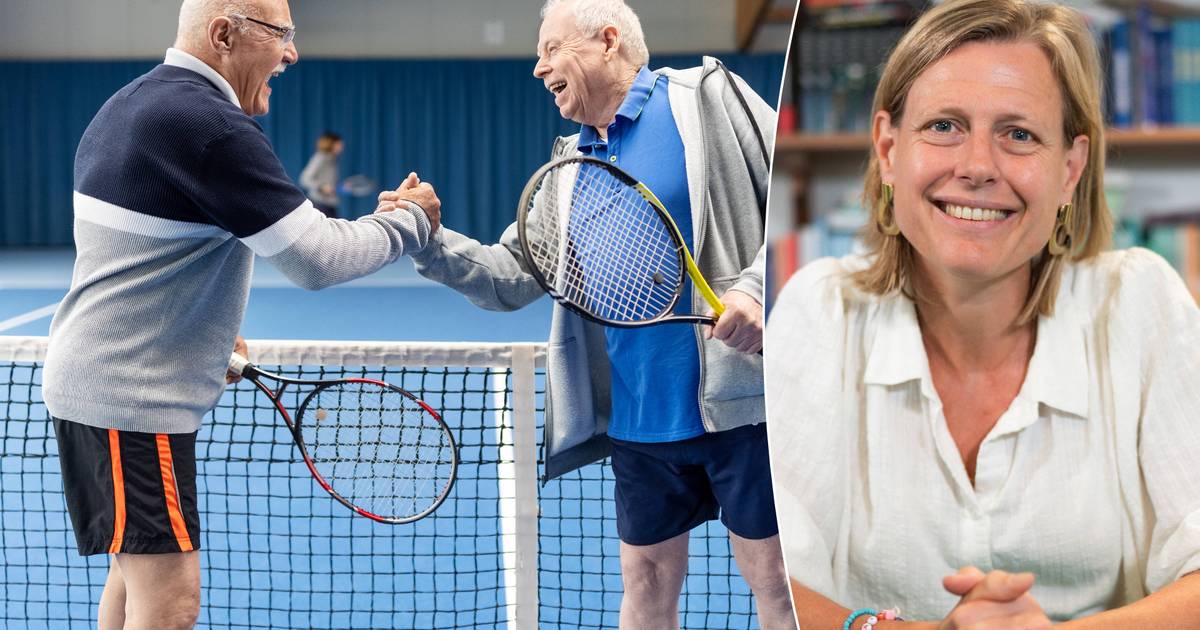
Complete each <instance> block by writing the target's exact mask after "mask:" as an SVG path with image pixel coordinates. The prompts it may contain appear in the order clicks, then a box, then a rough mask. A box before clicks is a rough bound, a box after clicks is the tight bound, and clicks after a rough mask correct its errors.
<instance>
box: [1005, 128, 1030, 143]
mask: <svg viewBox="0 0 1200 630" xmlns="http://www.w3.org/2000/svg"><path fill="white" fill-rule="evenodd" d="M1008 137H1010V138H1012V139H1013V140H1016V141H1017V142H1029V141H1031V140H1033V134H1031V133H1029V132H1028V131H1025V130H1024V129H1013V130H1012V131H1010V132H1008Z"/></svg>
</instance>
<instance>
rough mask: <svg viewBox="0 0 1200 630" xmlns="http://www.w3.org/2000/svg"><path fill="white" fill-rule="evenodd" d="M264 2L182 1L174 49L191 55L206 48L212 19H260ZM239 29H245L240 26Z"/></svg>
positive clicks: (234, 0)
mask: <svg viewBox="0 0 1200 630" xmlns="http://www.w3.org/2000/svg"><path fill="white" fill-rule="evenodd" d="M263 3H264V0H183V5H182V6H180V7H179V30H178V31H176V32H175V47H176V48H178V49H180V50H186V51H187V52H189V53H192V54H193V55H197V56H199V55H198V54H197V53H200V52H202V51H203V50H204V49H205V48H206V47H207V41H208V25H209V24H210V23H211V22H212V21H213V18H217V17H220V16H222V15H233V14H239V15H244V16H246V17H252V18H261V17H262V16H263V8H262V5H263ZM239 26H240V28H243V29H245V28H247V25H246V24H244V23H243V24H240V25H239Z"/></svg>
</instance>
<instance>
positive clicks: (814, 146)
mask: <svg viewBox="0 0 1200 630" xmlns="http://www.w3.org/2000/svg"><path fill="white" fill-rule="evenodd" d="M870 146H871V138H870V136H868V135H867V134H857V133H834V134H797V133H784V134H780V136H779V138H778V140H776V151H777V152H778V153H780V154H781V155H787V154H792V155H797V154H799V155H803V154H833V153H859V152H865V151H867V150H868V149H869V148H870ZM1108 146H1109V148H1110V149H1148V148H1162V147H1184V148H1188V147H1192V148H1196V149H1197V150H1200V127H1162V128H1157V129H1109V130H1108Z"/></svg>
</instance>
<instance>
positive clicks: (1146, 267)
mask: <svg viewBox="0 0 1200 630" xmlns="http://www.w3.org/2000/svg"><path fill="white" fill-rule="evenodd" d="M1060 304H1061V305H1063V306H1067V307H1068V308H1071V307H1074V308H1082V309H1084V311H1085V312H1087V313H1091V314H1093V315H1094V316H1097V317H1105V318H1109V319H1113V318H1115V319H1118V320H1120V319H1126V318H1134V319H1141V318H1144V317H1155V318H1158V317H1168V318H1178V317H1187V316H1191V315H1194V314H1195V311H1196V310H1197V307H1196V301H1195V299H1194V298H1193V297H1192V295H1191V294H1190V293H1189V292H1188V290H1187V287H1186V285H1185V284H1184V282H1183V279H1182V278H1180V277H1179V274H1178V272H1176V271H1175V269H1174V268H1172V267H1171V265H1170V264H1168V263H1167V261H1166V260H1164V259H1163V258H1162V256H1159V255H1158V254H1156V253H1154V252H1152V251H1150V250H1148V249H1143V248H1140V247H1134V248H1130V249H1124V250H1117V251H1111V252H1105V253H1103V254H1100V255H1098V256H1095V257H1093V258H1090V259H1088V260H1085V261H1081V262H1076V263H1070V264H1068V266H1067V268H1066V269H1065V270H1064V273H1063V278H1062V286H1061V287H1060V288H1059V295H1058V301H1057V303H1056V306H1055V307H1056V308H1057V307H1058V305H1060Z"/></svg>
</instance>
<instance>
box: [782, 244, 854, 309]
mask: <svg viewBox="0 0 1200 630" xmlns="http://www.w3.org/2000/svg"><path fill="white" fill-rule="evenodd" d="M866 265H867V260H866V259H865V258H864V257H862V256H845V257H843V258H821V259H818V260H815V261H813V262H811V263H809V264H807V265H805V266H804V267H802V268H800V270H799V271H797V272H796V273H795V274H793V275H792V277H791V278H789V279H788V281H787V284H785V285H784V287H783V289H782V290H781V291H780V292H779V298H778V299H777V300H776V303H775V308H777V309H783V312H792V311H813V310H815V309H818V310H820V311H827V310H829V309H831V308H837V309H839V310H845V309H847V308H852V307H854V306H855V305H856V304H860V303H864V302H865V301H867V300H868V299H869V297H868V296H866V295H864V294H863V293H862V292H861V291H859V290H858V289H857V288H855V286H854V283H853V280H852V279H851V276H852V275H853V274H854V272H856V271H859V270H861V269H864V268H865V267H866Z"/></svg>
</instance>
